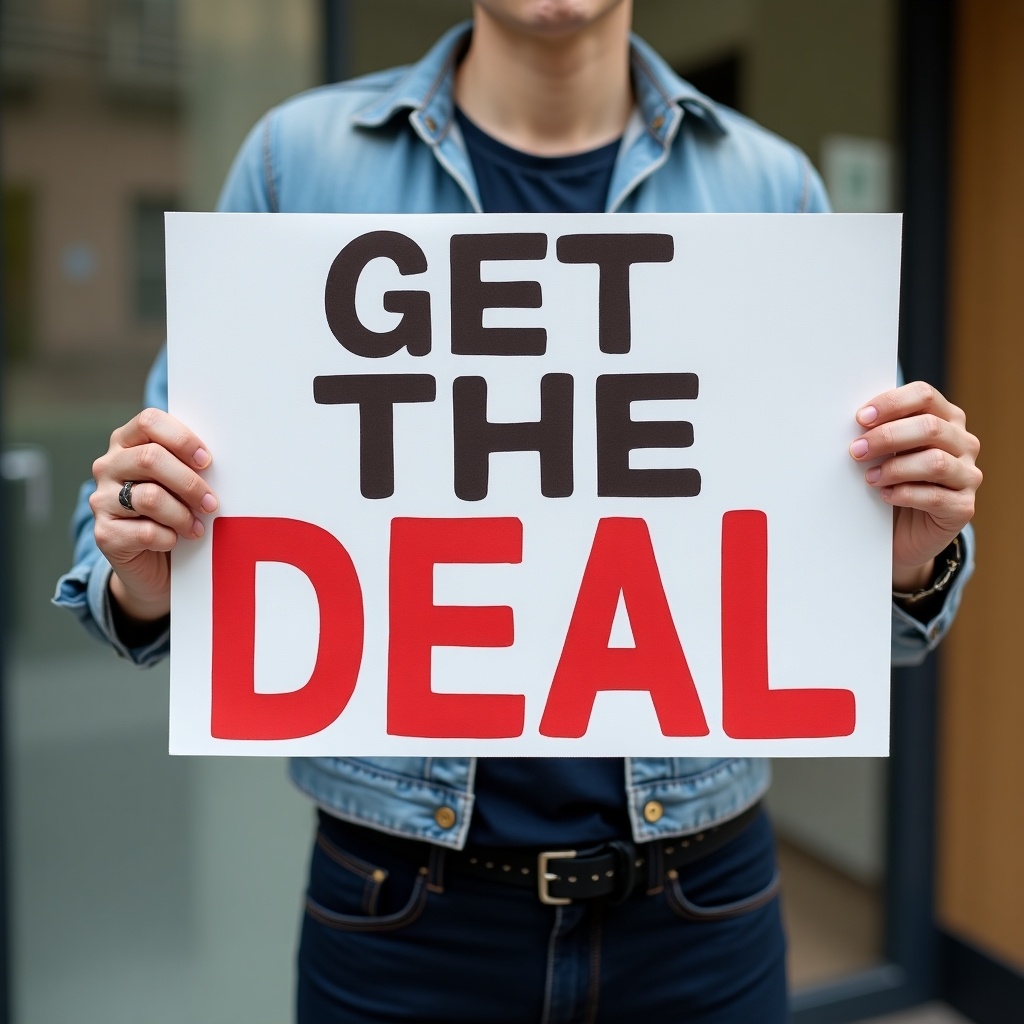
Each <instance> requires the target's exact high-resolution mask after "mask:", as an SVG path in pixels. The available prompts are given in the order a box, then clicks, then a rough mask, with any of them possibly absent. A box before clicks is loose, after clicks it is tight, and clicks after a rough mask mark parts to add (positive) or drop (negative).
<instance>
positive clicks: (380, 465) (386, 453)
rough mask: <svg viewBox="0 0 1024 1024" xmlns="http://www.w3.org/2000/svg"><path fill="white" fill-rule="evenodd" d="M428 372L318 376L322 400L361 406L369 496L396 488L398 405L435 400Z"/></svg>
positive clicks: (316, 388) (364, 484)
mask: <svg viewBox="0 0 1024 1024" xmlns="http://www.w3.org/2000/svg"><path fill="white" fill-rule="evenodd" d="M436 396H437V382H436V381H435V380H434V378H433V377H432V376H431V375H430V374H429V373H353V374H334V375H331V376H327V377H314V378H313V400H314V401H315V402H316V403H317V404H318V405H358V406H359V491H360V493H361V494H362V496H363V497H364V498H390V497H391V495H392V494H394V493H395V405H396V404H397V403H400V402H401V403H409V402H433V401H434V399H435V397H436Z"/></svg>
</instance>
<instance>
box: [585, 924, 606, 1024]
mask: <svg viewBox="0 0 1024 1024" xmlns="http://www.w3.org/2000/svg"><path fill="white" fill-rule="evenodd" d="M602 912H603V907H602V906H601V905H600V904H597V905H596V906H595V907H594V908H593V910H592V914H593V918H592V923H591V926H590V984H589V989H590V992H589V998H588V999H587V1013H586V1024H594V1021H596V1020H597V1004H598V998H599V997H600V994H601V924H602Z"/></svg>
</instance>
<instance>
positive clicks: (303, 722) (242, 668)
mask: <svg viewBox="0 0 1024 1024" xmlns="http://www.w3.org/2000/svg"><path fill="white" fill-rule="evenodd" d="M257 562H284V563H286V564H288V565H293V566H295V568H296V569H298V570H299V571H300V572H302V573H304V574H305V575H306V576H307V577H308V579H309V581H310V583H312V584H313V589H314V590H315V591H316V597H317V601H318V602H319V605H320V639H319V644H318V646H317V654H316V664H315V665H314V667H313V674H312V675H311V676H310V677H309V681H308V682H307V683H306V684H305V685H304V686H303V687H302V688H301V689H298V690H294V691H293V692H291V693H256V689H255V669H256V665H255V659H256V563H257ZM362 657H363V595H362V591H361V590H360V588H359V578H358V577H357V576H356V570H355V567H354V566H353V564H352V559H351V558H350V557H349V554H348V552H347V551H346V550H345V549H344V547H342V545H341V544H340V543H339V542H338V541H337V540H336V539H335V538H334V537H333V536H331V534H329V533H328V532H327V531H326V530H322V529H320V527H318V526H314V525H313V524H312V523H304V522H300V521H299V520H296V519H262V518H248V517H241V516H238V517H234V516H219V517H218V518H217V519H216V520H214V524H213V666H212V690H213V693H212V709H211V734H212V735H213V736H214V737H216V738H217V739H227V740H286V739H296V738H298V737H300V736H311V735H312V734H313V733H317V732H321V731H322V730H323V729H326V728H327V726H329V725H330V724H331V723H332V722H333V721H335V720H336V719H337V718H338V716H339V715H340V714H341V713H342V712H343V711H344V710H345V707H346V706H347V704H348V702H349V699H350V698H351V696H352V692H353V690H355V686H356V679H357V678H358V676H359V665H360V663H361V661H362Z"/></svg>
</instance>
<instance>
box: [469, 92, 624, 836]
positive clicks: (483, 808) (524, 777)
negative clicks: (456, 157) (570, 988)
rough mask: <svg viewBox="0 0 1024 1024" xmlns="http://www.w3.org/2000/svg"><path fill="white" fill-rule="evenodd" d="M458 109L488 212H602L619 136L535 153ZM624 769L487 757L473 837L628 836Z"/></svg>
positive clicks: (576, 761)
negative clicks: (566, 150) (560, 151)
mask: <svg viewBox="0 0 1024 1024" xmlns="http://www.w3.org/2000/svg"><path fill="white" fill-rule="evenodd" d="M456 116H457V118H458V122H459V127H460V129H461V130H462V135H463V138H464V139H465V140H466V148H467V149H468V151H469V158H470V160H471V162H472V164H473V171H474V173H475V175H476V182H477V188H478V189H479V192H480V201H481V203H482V205H483V208H484V211H485V212H486V213H601V212H603V210H604V208H605V203H606V200H607V197H608V188H609V186H610V184H611V179H612V169H613V167H614V165H615V157H616V155H617V153H618V150H619V143H618V141H617V140H616V141H615V142H612V143H610V144H609V145H607V146H601V147H600V148H599V149H594V150H590V151H588V152H586V153H574V154H573V155H572V156H557V157H548V156H533V155H532V154H530V153H521V152H520V151H519V150H517V149H512V148H510V147H509V146H506V145H504V144H503V143H501V142H498V141H497V140H496V139H493V138H491V136H490V135H488V134H487V133H486V132H484V131H483V130H482V129H480V128H478V127H477V126H476V125H475V124H473V122H472V121H470V120H469V118H467V117H466V116H465V114H463V113H462V111H459V110H457V111H456ZM624 772H625V766H624V762H623V760H622V759H621V758H615V757H579V758H576V757H482V758H480V759H479V760H478V761H477V768H476V794H477V796H476V804H475V806H474V809H473V819H472V823H471V824H470V827H469V842H470V843H472V844H473V845H479V846H502V847H508V846H548V847H552V848H564V847H572V846H586V845H588V844H594V843H599V842H602V841H603V840H606V839H614V838H617V837H621V836H628V835H629V813H628V810H627V805H626V787H625V778H624Z"/></svg>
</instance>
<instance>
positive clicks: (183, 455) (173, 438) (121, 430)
mask: <svg viewBox="0 0 1024 1024" xmlns="http://www.w3.org/2000/svg"><path fill="white" fill-rule="evenodd" d="M150 441H153V442H155V443H156V444H158V445H159V446H160V447H162V448H165V449H166V450H167V451H169V452H170V453H171V454H172V455H174V456H176V457H177V458H178V459H179V460H180V461H181V462H182V463H183V464H184V465H186V466H191V467H194V468H195V469H206V467H207V466H208V465H209V464H210V453H209V452H208V451H207V450H206V447H205V445H204V444H203V442H202V441H200V440H199V438H198V437H196V435H195V434H193V433H192V431H191V430H189V429H188V427H186V426H185V425H184V424H183V423H180V422H179V421H178V420H176V419H175V418H174V417H173V416H171V415H170V414H169V413H166V412H164V411H163V410H162V409H143V410H142V412H140V413H139V414H138V416H135V417H133V418H132V419H131V420H129V421H128V422H127V423H126V424H125V425H124V426H123V427H118V428H117V430H115V431H114V432H113V434H111V435H110V446H111V448H112V449H113V448H136V447H139V446H140V445H145V444H147V443H148V442H150Z"/></svg>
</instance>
